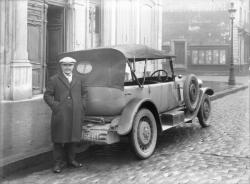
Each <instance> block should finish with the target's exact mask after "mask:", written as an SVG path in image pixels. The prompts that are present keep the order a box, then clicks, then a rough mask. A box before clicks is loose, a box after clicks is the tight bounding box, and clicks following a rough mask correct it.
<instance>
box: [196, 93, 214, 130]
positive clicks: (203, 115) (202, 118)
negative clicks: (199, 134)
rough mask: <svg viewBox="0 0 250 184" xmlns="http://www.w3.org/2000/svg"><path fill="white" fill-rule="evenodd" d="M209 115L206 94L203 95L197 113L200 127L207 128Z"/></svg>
mask: <svg viewBox="0 0 250 184" xmlns="http://www.w3.org/2000/svg"><path fill="white" fill-rule="evenodd" d="M210 114H211V101H210V98H209V96H208V95H207V94H205V96H204V98H203V100H202V103H201V106H200V109H199V112H198V115H197V117H198V119H199V123H200V125H201V126H202V127H208V126H209V121H208V119H209V116H210Z"/></svg>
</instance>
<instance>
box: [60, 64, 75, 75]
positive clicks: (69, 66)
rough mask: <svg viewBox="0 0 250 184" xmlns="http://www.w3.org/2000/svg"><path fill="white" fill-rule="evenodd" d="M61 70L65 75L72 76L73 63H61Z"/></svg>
mask: <svg viewBox="0 0 250 184" xmlns="http://www.w3.org/2000/svg"><path fill="white" fill-rule="evenodd" d="M61 68H62V71H63V73H65V74H71V73H72V71H73V69H74V64H73V63H61Z"/></svg>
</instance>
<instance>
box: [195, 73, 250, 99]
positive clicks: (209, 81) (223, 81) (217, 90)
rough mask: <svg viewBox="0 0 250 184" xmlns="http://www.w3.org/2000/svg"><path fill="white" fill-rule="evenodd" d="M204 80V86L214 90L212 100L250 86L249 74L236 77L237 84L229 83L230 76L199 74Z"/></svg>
mask: <svg viewBox="0 0 250 184" xmlns="http://www.w3.org/2000/svg"><path fill="white" fill-rule="evenodd" d="M198 77H199V78H200V79H202V80H203V86H204V87H210V88H212V89H213V90H214V95H213V96H212V97H211V99H212V100H215V99H218V98H221V97H223V96H226V95H229V94H231V93H234V92H237V91H239V90H243V89H246V88H248V87H249V85H250V80H249V77H248V76H237V77H235V83H236V84H235V85H234V86H231V85H228V76H198Z"/></svg>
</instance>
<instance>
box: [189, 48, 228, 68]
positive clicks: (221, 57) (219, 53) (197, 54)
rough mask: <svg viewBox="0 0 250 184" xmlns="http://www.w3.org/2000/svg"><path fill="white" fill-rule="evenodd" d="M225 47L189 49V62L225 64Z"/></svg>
mask: <svg viewBox="0 0 250 184" xmlns="http://www.w3.org/2000/svg"><path fill="white" fill-rule="evenodd" d="M226 54H227V53H226V49H213V48H206V49H199V48H198V49H191V59H192V60H191V63H192V64H194V65H225V64H226Z"/></svg>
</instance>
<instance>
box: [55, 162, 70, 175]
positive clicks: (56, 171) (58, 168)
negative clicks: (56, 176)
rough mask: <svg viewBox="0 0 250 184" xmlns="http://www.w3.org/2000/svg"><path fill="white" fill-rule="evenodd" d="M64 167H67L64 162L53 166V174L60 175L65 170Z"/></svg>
mask: <svg viewBox="0 0 250 184" xmlns="http://www.w3.org/2000/svg"><path fill="white" fill-rule="evenodd" d="M66 166H67V163H66V162H58V163H56V164H55V165H54V167H53V172H54V173H60V172H62V169H63V168H65V167H66Z"/></svg>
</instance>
